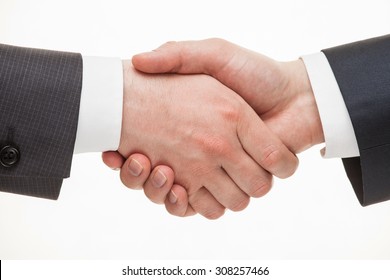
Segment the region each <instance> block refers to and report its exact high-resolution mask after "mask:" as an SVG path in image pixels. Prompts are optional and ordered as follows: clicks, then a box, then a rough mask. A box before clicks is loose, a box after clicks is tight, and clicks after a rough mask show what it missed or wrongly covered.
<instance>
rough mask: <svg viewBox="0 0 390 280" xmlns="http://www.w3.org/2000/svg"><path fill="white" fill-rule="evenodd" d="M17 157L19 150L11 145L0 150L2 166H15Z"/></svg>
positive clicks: (18, 157)
mask: <svg viewBox="0 0 390 280" xmlns="http://www.w3.org/2000/svg"><path fill="white" fill-rule="evenodd" d="M19 159H20V153H19V150H18V149H17V148H15V147H13V146H11V145H7V146H4V147H3V148H2V149H1V151H0V163H1V165H2V166H4V167H12V166H15V165H16V164H17V163H18V161H19Z"/></svg>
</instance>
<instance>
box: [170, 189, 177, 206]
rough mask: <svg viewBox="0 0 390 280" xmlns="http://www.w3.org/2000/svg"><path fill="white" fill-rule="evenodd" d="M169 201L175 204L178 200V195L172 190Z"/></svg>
mask: <svg viewBox="0 0 390 280" xmlns="http://www.w3.org/2000/svg"><path fill="white" fill-rule="evenodd" d="M168 199H169V202H170V203H172V204H175V203H176V201H177V195H176V194H175V193H174V191H171V192H170V193H169V198H168Z"/></svg>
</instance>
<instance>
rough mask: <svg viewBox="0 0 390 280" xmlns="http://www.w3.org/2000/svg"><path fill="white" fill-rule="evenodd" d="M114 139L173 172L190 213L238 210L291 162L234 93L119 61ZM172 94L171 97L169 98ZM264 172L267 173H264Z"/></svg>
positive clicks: (206, 80)
mask: <svg viewBox="0 0 390 280" xmlns="http://www.w3.org/2000/svg"><path fill="white" fill-rule="evenodd" d="M124 77H125V86H124V88H125V94H124V115H123V123H122V135H121V143H120V147H119V149H118V151H119V153H121V155H122V156H124V157H125V158H127V157H128V156H129V155H130V154H132V153H134V152H139V153H143V154H146V155H148V157H149V158H150V160H151V163H152V166H154V165H156V164H165V165H169V166H171V167H172V168H173V169H174V170H175V171H176V178H175V180H176V182H177V183H179V184H181V185H184V186H185V187H186V189H187V192H188V201H189V203H190V204H191V206H192V207H193V209H194V210H195V211H196V212H199V213H201V214H202V215H204V216H206V217H208V218H216V217H219V216H220V215H222V214H223V212H224V209H225V207H226V208H229V209H231V210H242V209H243V208H245V207H246V205H247V204H248V202H249V196H253V197H259V196H262V195H264V194H265V193H267V192H268V191H269V189H270V187H271V182H272V177H271V175H270V174H269V173H268V172H270V173H272V174H275V175H276V176H279V177H282V178H284V177H287V176H290V175H291V174H292V173H293V172H294V171H295V169H296V167H297V164H298V161H297V158H296V157H295V155H294V154H292V153H291V152H290V151H289V150H288V149H287V148H286V147H285V146H284V145H283V144H282V142H281V141H280V140H279V139H278V138H277V137H276V136H275V135H273V133H272V132H271V131H270V130H269V129H268V128H267V127H266V126H265V125H264V123H263V122H262V121H261V119H260V118H259V117H258V116H257V115H256V114H255V112H254V111H253V110H252V109H251V108H250V107H249V106H248V105H247V104H246V103H245V102H244V101H243V100H242V98H240V97H239V96H238V95H236V94H235V93H234V92H232V91H231V90H229V89H228V88H226V87H224V86H223V85H221V84H220V83H218V82H217V81H215V80H214V79H212V78H210V77H208V76H205V75H194V76H178V75H168V76H167V75H162V76H147V75H143V74H140V73H138V72H136V71H135V70H134V69H133V67H132V66H131V63H130V62H124ZM172 101H173V102H172ZM266 171H268V172H266Z"/></svg>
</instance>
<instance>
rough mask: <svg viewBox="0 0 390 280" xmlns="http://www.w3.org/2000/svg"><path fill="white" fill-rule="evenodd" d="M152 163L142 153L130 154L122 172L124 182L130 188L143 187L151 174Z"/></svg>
mask: <svg viewBox="0 0 390 280" xmlns="http://www.w3.org/2000/svg"><path fill="white" fill-rule="evenodd" d="M150 170H151V164H150V161H149V159H148V158H147V157H146V156H144V155H142V154H133V155H131V156H129V158H128V159H127V160H126V162H125V163H124V164H123V167H122V169H121V172H120V178H121V180H122V183H123V184H124V185H125V186H126V187H128V188H130V189H142V187H143V185H144V184H145V182H146V180H147V179H148V177H149V175H150Z"/></svg>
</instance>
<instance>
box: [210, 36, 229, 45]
mask: <svg viewBox="0 0 390 280" xmlns="http://www.w3.org/2000/svg"><path fill="white" fill-rule="evenodd" d="M207 43H209V44H211V45H213V46H217V47H222V46H224V45H225V44H226V43H227V41H226V40H224V39H221V38H216V37H214V38H209V39H207Z"/></svg>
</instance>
